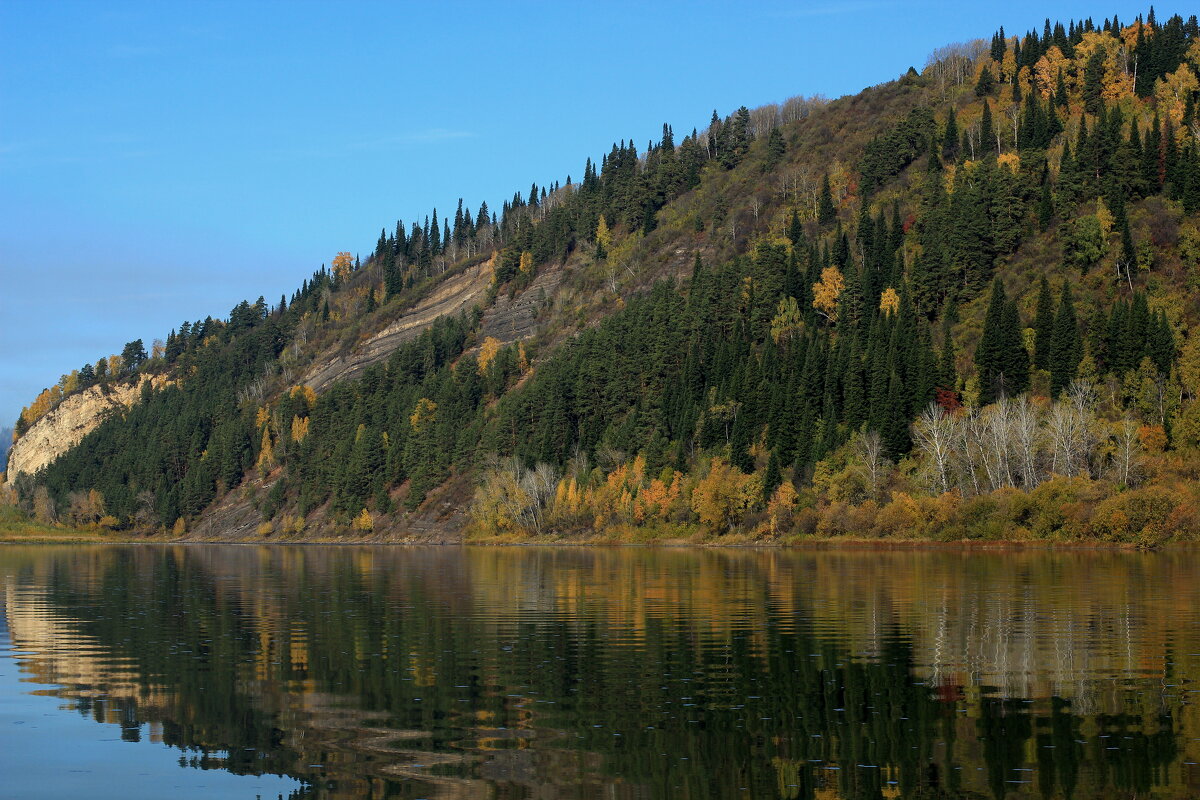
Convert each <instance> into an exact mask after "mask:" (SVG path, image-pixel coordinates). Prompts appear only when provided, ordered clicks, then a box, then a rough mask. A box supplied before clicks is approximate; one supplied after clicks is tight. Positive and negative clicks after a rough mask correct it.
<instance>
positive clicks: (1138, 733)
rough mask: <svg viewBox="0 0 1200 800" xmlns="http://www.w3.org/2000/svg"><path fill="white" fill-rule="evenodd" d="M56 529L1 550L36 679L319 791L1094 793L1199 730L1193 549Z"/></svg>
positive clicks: (1, 570)
mask: <svg viewBox="0 0 1200 800" xmlns="http://www.w3.org/2000/svg"><path fill="white" fill-rule="evenodd" d="M39 553H41V555H30V554H29V553H26V552H24V551H21V552H19V553H18V552H17V551H16V549H14V550H11V551H8V552H6V553H5V554H4V556H3V557H4V559H5V560H4V561H2V562H0V575H6V576H9V577H6V578H5V580H6V582H7V585H8V586H9V593H10V595H11V594H12V591H13V590H12V587H14V586H21V587H26V588H28V587H44V590H43V591H42V594H41V595H40V598H39V601H38V604H37V607H36V608H30V609H27V612H28V613H26V612H25V611H22V612H20V615H21V616H22V619H21V620H20V621H13V620H15V619H16V617H14V614H16V613H17V612H18V611H19V609H16V608H15V607H14V606H13V605H12V603H11V602H10V603H9V607H8V612H9V617H10V624H12V627H13V632H14V638H15V637H16V636H17V635H18V629H19V628H21V627H22V626H24V627H25V629H26V630H31V629H32V628H31V626H34V625H35V624H36V625H42V626H43V627H45V628H46V630H53V631H54V633H53V635H49V634H47V635H43V636H42V638H41V639H39V640H38V643H37V644H36V645H35V646H33V647H32V648H31V649H33V650H36V651H38V652H37V653H36V654H35V655H34V656H31V658H30V660H29V661H27V662H26V663H27V665H30V666H29V667H28V668H29V669H33V670H34V673H35V677H36V678H37V680H39V681H45V682H52V681H58V682H62V683H64V684H67V688H66V689H65V690H64V691H65V692H66V693H67V694H68V695H69V696H72V697H76V698H79V700H78V703H79V705H80V707H81V708H85V709H87V710H88V711H89V713H93V714H95V715H96V717H97V719H101V718H103V719H106V720H110V721H111V720H114V719H116V718H119V719H121V720H124V722H125V725H124V729H125V730H126V731H127V732H129V735H136V732H137V731H138V729H139V724H141V723H145V722H154V723H155V724H156V725H157V726H158V727H159V729H161V736H162V739H163V741H165V742H167V743H168V744H172V745H174V746H177V747H180V748H182V749H186V750H190V751H195V752H196V753H197V754H198V756H197V757H198V758H199V759H201V760H204V764H205V765H206V766H212V765H217V766H223V767H225V768H227V769H231V770H233V771H245V772H252V771H254V770H260V771H268V772H279V773H287V774H291V775H294V776H296V777H299V778H302V779H305V780H308V781H312V782H313V785H314V789H313V791H314V793H315V794H316V795H317V796H327V797H349V796H355V797H384V796H396V797H410V796H414V797H415V796H425V795H429V794H431V793H434V794H437V795H439V796H445V797H476V796H489V793H491V794H492V795H495V796H500V797H508V796H541V795H545V796H551V795H554V796H577V797H593V796H600V795H604V796H613V797H675V796H692V797H700V796H722V797H725V796H740V795H744V794H746V793H747V792H749V793H750V794H751V795H752V796H755V797H758V796H782V797H796V798H807V797H812V798H815V797H846V798H850V797H864V798H865V797H890V796H906V797H908V796H912V797H962V796H972V795H973V794H974V795H977V796H988V797H992V796H1003V795H1004V794H1006V793H1012V794H1014V795H1017V796H1019V795H1020V793H1021V792H1022V791H1026V792H1032V791H1033V790H1032V789H1031V788H1029V787H1037V791H1038V792H1039V793H1041V794H1043V795H1048V796H1050V795H1052V794H1053V793H1054V792H1056V791H1057V792H1061V793H1062V794H1063V795H1064V796H1074V797H1079V798H1082V797H1089V796H1102V795H1104V794H1105V792H1111V790H1114V789H1119V790H1128V791H1131V792H1133V791H1136V792H1140V793H1145V792H1146V791H1148V790H1149V789H1151V788H1155V787H1157V790H1158V791H1160V792H1161V791H1162V790H1163V787H1166V786H1171V783H1170V782H1171V781H1172V780H1179V779H1180V778H1179V776H1178V775H1177V774H1175V773H1174V772H1169V771H1168V770H1167V769H1166V766H1167V765H1170V764H1174V763H1176V762H1178V761H1179V760H1181V759H1182V757H1183V753H1182V752H1181V751H1180V750H1179V749H1178V748H1179V747H1180V746H1181V744H1182V743H1183V742H1184V741H1185V740H1186V739H1187V738H1188V735H1189V734H1190V732H1191V731H1194V730H1197V726H1196V725H1195V722H1194V720H1193V719H1192V717H1193V715H1194V712H1193V711H1192V710H1191V707H1190V706H1187V705H1183V704H1181V703H1179V701H1178V699H1177V698H1176V699H1175V700H1172V699H1170V698H1164V697H1163V692H1164V691H1165V690H1164V689H1163V688H1162V687H1163V685H1164V684H1179V683H1184V682H1185V681H1186V674H1187V669H1188V668H1191V667H1194V661H1190V660H1187V659H1185V658H1183V657H1179V656H1177V657H1175V658H1170V657H1169V652H1171V651H1172V650H1173V651H1174V652H1176V653H1196V652H1200V646H1197V645H1200V642H1196V641H1195V639H1196V638H1197V635H1198V634H1197V632H1196V631H1195V630H1194V629H1193V627H1192V626H1190V624H1189V623H1190V620H1191V619H1192V615H1191V611H1190V608H1191V607H1192V606H1191V604H1194V603H1195V601H1196V600H1197V599H1200V598H1197V597H1196V593H1197V592H1200V589H1197V588H1196V587H1194V586H1193V585H1192V582H1191V581H1190V578H1189V577H1188V576H1189V575H1190V573H1191V568H1190V564H1189V563H1188V562H1187V560H1186V558H1184V557H1182V556H1178V555H1170V554H1167V555H1157V556H1140V555H1133V554H1111V553H1101V554H1087V553H1076V554H1070V553H1068V554H1063V553H1050V552H1022V553H1005V554H1003V555H987V554H977V555H965V554H962V553H958V552H954V551H947V552H934V553H930V552H922V553H917V552H882V553H881V552H860V553H854V552H847V551H831V552H822V553H789V552H785V551H767V552H758V551H720V552H715V551H699V552H698V551H692V550H687V551H682V550H681V551H671V550H630V549H613V550H610V549H597V550H592V549H577V548H561V549H542V550H538V549H530V548H505V549H468V550H458V549H450V548H394V549H388V548H374V549H372V548H357V547H356V548H316V547H296V548H252V547H186V548H181V547H141V548H131V547H117V548H90V549H82V550H81V549H74V550H62V551H39ZM48 553H49V554H48ZM21 559H24V562H23V563H18V562H21ZM30 636H32V634H31V635H30ZM27 638H29V637H27ZM33 638H36V637H33ZM80 642H83V643H85V644H86V647H83V648H79V647H76V646H75V645H78V644H79V643H80ZM84 651H86V652H87V653H90V654H93V655H96V654H98V656H99V657H96V658H93V659H92V661H90V662H86V663H85V661H86V659H85V658H84V656H81V655H80V653H81V652H84ZM37 664H41V665H43V666H41V667H35V666H34V665H37ZM45 665H54V666H53V669H51V668H50V667H47V666H45ZM38 670H41V671H38ZM72 670H74V672H73V673H72ZM106 670H107V672H106ZM52 673H53V674H52ZM85 673H86V674H85ZM72 675H74V677H72ZM89 687H90V688H89ZM95 687H101V688H102V691H104V692H105V693H107V695H108V696H107V697H106V698H102V699H96V698H94V697H92V696H91V695H92V694H95V692H91V688H95ZM1180 691H1182V690H1180ZM417 698H420V699H419V700H418V699H417ZM97 704H98V705H97ZM98 708H99V711H97V709H98ZM114 715H115V717H114ZM1113 742H1116V743H1117V744H1116V745H1114V744H1113ZM1110 748H1112V749H1110ZM310 765H318V766H310ZM832 767H837V769H833V768H832ZM976 767H983V768H984V769H983V770H982V771H980V770H977V769H976ZM1027 770H1028V772H1026V771H1027ZM1017 780H1027V781H1032V783H1031V784H1024V783H1010V781H1017ZM564 787H565V788H564ZM742 787H749V788H748V789H743V788H742ZM572 793H574V794H572ZM1162 796H1168V797H1184V796H1189V795H1188V794H1187V793H1186V792H1184V790H1183V787H1177V791H1176V793H1175V794H1170V793H1167V794H1164V795H1162Z"/></svg>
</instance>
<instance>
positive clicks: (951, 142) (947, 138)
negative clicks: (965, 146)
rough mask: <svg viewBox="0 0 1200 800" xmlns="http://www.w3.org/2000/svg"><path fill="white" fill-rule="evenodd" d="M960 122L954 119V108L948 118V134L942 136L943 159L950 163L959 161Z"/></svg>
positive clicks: (951, 108)
mask: <svg viewBox="0 0 1200 800" xmlns="http://www.w3.org/2000/svg"><path fill="white" fill-rule="evenodd" d="M958 139H959V132H958V120H957V119H955V117H954V106H951V107H950V113H949V114H948V115H947V116H946V132H945V133H944V134H943V135H942V157H943V158H945V159H946V160H947V161H949V162H954V161H957V160H958V153H959V149H958Z"/></svg>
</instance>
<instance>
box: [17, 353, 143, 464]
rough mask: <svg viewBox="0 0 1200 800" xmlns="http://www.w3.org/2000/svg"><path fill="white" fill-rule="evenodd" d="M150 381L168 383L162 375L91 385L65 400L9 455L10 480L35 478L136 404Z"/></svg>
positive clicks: (28, 433) (20, 441)
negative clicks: (24, 476) (109, 419)
mask: <svg viewBox="0 0 1200 800" xmlns="http://www.w3.org/2000/svg"><path fill="white" fill-rule="evenodd" d="M146 381H150V382H151V385H153V386H154V387H155V388H159V387H161V386H162V385H164V384H165V383H166V379H165V378H163V377H161V376H156V377H154V378H142V380H141V381H140V382H138V383H137V384H133V383H129V384H120V385H117V386H108V387H101V386H92V387H89V388H87V389H84V390H83V391H82V392H80V393H79V394H73V395H71V396H70V397H68V398H67V399H66V400H63V401H62V402H61V403H60V404H59V405H58V407H57V408H55V409H54V410H53V411H51V412H50V413H49V414H47V415H46V416H44V417H42V418H41V419H39V420H38V421H37V422H35V423H34V424H33V426H32V427H31V428H30V429H29V430H27V431H26V432H25V435H24V436H22V437H21V438H20V439H17V441H15V442H13V446H12V450H10V451H9V453H8V479H9V480H10V481H11V480H13V479H15V478H16V477H17V475H19V474H20V473H22V472H23V473H25V474H27V475H33V474H34V473H36V472H37V471H38V470H40V469H42V468H43V467H45V466H47V465H48V464H49V463H50V462H51V461H53V460H54V459H56V458H58V457H59V456H60V455H62V454H63V453H65V452H66V451H68V450H70V449H71V448H72V447H74V446H75V445H77V444H79V442H80V441H82V440H83V437H84V436H87V435H88V434H89V433H91V432H92V431H93V430H95V428H96V426H98V425H99V424H100V423H101V422H103V421H104V418H105V417H106V416H107V415H108V413H109V412H111V411H112V410H114V409H124V408H128V407H129V406H131V405H133V404H134V403H136V402H137V401H138V398H139V397H140V396H141V390H142V383H144V382H146Z"/></svg>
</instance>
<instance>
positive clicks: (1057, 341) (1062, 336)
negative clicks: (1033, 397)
mask: <svg viewBox="0 0 1200 800" xmlns="http://www.w3.org/2000/svg"><path fill="white" fill-rule="evenodd" d="M1082 360H1083V340H1082V338H1081V337H1080V335H1079V325H1078V323H1077V321H1076V319H1075V304H1074V302H1073V301H1072V299H1071V284H1070V283H1069V282H1067V281H1064V282H1063V288H1062V296H1061V297H1060V298H1059V301H1058V312H1057V313H1056V314H1055V315H1054V333H1053V336H1052V339H1051V345H1050V392H1051V394H1052V395H1053V396H1055V397H1057V396H1058V395H1060V394H1062V392H1063V390H1064V389H1066V388H1067V387H1068V386H1069V385H1070V384H1071V381H1073V380H1075V377H1076V374H1077V372H1078V370H1079V362H1080V361H1082Z"/></svg>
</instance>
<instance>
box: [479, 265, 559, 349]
mask: <svg viewBox="0 0 1200 800" xmlns="http://www.w3.org/2000/svg"><path fill="white" fill-rule="evenodd" d="M562 280H563V269H562V267H546V268H544V269H543V270H542V271H541V272H540V273H538V276H537V277H536V278H534V279H533V282H532V283H530V284H529V286H527V287H526V288H525V291H523V292H521V293H520V294H518V295H516V296H515V297H511V298H510V297H509V296H508V294H507V293H504V292H501V293H500V295H498V296H497V297H496V302H495V303H493V304H492V307H491V308H489V309H488V310H487V311H486V312H485V313H484V315H483V322H482V325H481V329H482V330H481V333H480V338H481V339H483V338H486V337H489V336H490V337H492V338H494V339H498V340H500V341H501V342H502V343H504V344H508V343H509V342H515V341H518V340H520V339H526V338H528V337H530V336H532V335H533V334H534V332H535V331H536V329H537V322H538V314H539V311H540V310H541V308H542V306H543V304H545V303H546V302H548V301H553V300H554V298H555V297H556V296H557V293H558V287H559V284H561V283H562Z"/></svg>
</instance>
